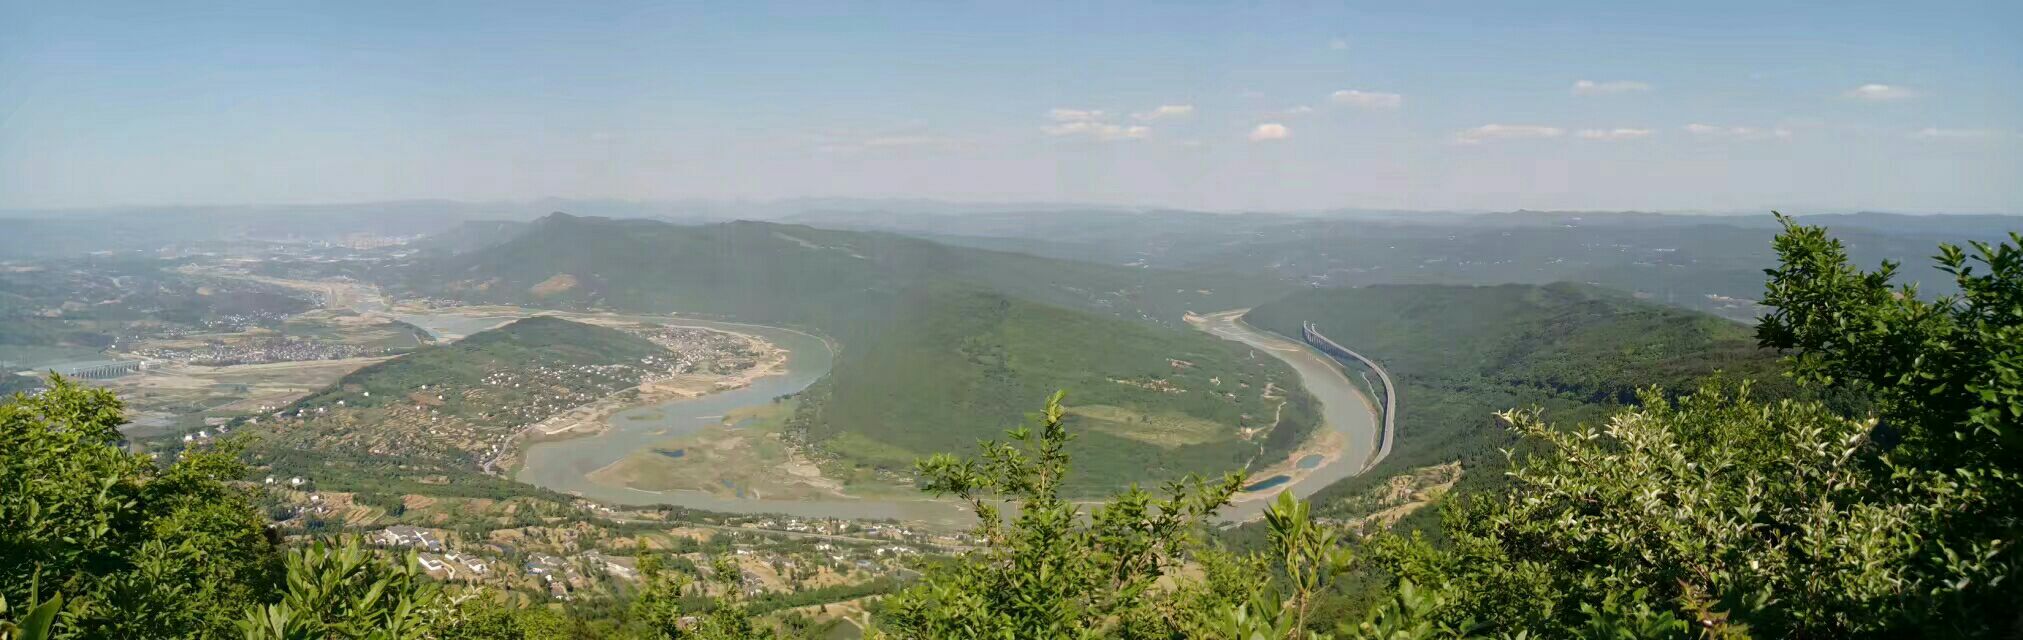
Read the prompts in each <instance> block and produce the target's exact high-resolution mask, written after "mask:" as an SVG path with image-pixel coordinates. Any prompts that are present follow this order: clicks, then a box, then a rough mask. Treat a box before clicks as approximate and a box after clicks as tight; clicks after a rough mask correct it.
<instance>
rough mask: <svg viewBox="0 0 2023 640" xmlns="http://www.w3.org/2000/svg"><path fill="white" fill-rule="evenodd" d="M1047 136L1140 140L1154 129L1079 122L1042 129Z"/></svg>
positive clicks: (1109, 140)
mask: <svg viewBox="0 0 2023 640" xmlns="http://www.w3.org/2000/svg"><path fill="white" fill-rule="evenodd" d="M1040 131H1042V132H1045V133H1046V134H1047V135H1050V136H1054V137H1057V138H1060V137H1082V138H1088V139H1090V140H1098V141H1102V142H1114V141H1119V140H1139V139H1142V138H1144V137H1145V136H1149V135H1152V128H1151V127H1146V126H1143V125H1131V126H1124V125H1120V124H1112V123H1108V122H1092V121H1088V120H1078V121H1073V122H1062V123H1059V124H1050V125H1047V126H1044V127H1040Z"/></svg>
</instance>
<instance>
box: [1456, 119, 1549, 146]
mask: <svg viewBox="0 0 2023 640" xmlns="http://www.w3.org/2000/svg"><path fill="white" fill-rule="evenodd" d="M1565 133H1566V130H1565V129H1561V128H1559V127H1548V126H1543V125H1535V124H1494V123H1492V124H1485V125H1482V126H1480V127H1476V128H1473V129H1463V130H1461V131H1457V132H1455V133H1454V143H1455V144H1481V143H1484V142H1489V141H1492V140H1517V139H1524V138H1557V137H1559V136H1561V135H1564V134H1565Z"/></svg>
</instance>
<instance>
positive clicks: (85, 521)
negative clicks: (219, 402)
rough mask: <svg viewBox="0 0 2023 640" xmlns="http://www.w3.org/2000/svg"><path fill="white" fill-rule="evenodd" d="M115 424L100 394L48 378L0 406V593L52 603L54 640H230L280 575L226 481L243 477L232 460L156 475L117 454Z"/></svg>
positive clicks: (203, 457) (114, 408) (221, 451)
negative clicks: (55, 605) (242, 612)
mask: <svg viewBox="0 0 2023 640" xmlns="http://www.w3.org/2000/svg"><path fill="white" fill-rule="evenodd" d="M125 421H126V420H125V418H124V408H123V407H122V406H121V404H120V402H119V399H118V398H116V397H114V396H113V395H112V393H110V392H108V391H105V390H102V389H91V388H86V387H81V386H78V385H76V384H73V383H71V382H70V381H68V380H64V379H63V378H61V377H57V376H51V377H50V379H49V384H48V389H46V390H45V391H43V392H41V393H39V394H36V395H32V396H28V395H17V396H15V398H14V399H13V400H12V401H11V402H7V403H4V404H0V597H4V598H5V599H6V600H7V601H8V602H14V603H28V602H38V601H41V600H51V599H53V598H52V597H53V595H54V594H62V597H63V605H62V608H63V610H62V614H61V615H60V616H58V617H57V619H56V620H55V621H54V622H55V624H54V628H53V630H52V631H51V633H53V634H54V636H55V637H118V636H126V637H216V636H222V635H227V634H230V633H232V632H233V627H232V620H234V619H236V618H237V617H238V615H237V611H238V609H239V608H240V607H241V606H243V604H244V603H246V602H251V601H253V599H254V596H255V594H258V593H262V592H264V591H266V590H267V588H268V586H269V585H272V584H274V582H275V581H276V580H277V578H278V576H279V570H278V569H279V564H278V562H277V560H278V554H277V552H276V550H275V547H274V545H273V544H272V543H271V542H270V541H269V539H268V538H267V535H266V530H265V523H264V521H263V520H262V518H261V516H260V514H259V513H258V511H256V510H255V509H254V508H253V506H252V504H251V503H250V502H249V501H248V500H247V497H246V495H245V494H244V492H243V491H241V490H239V489H236V488H234V487H232V486H230V485H228V484H227V482H228V481H230V480H234V479H237V478H240V477H242V476H243V475H244V473H245V468H244V466H243V465H241V464H240V463H239V462H238V459H237V456H236V454H237V451H236V449H233V448H231V447H229V446H224V447H218V448H214V449H208V450H195V451H189V452H185V453H184V454H183V455H182V456H181V457H180V458H179V459H177V460H176V462H175V463H174V464H172V465H169V466H168V467H166V468H162V467H158V466H157V465H156V464H155V462H154V460H153V459H151V458H150V457H148V456H144V455H137V454H132V453H128V452H127V451H125V450H124V449H121V448H120V447H119V446H118V443H119V442H120V440H121V436H120V434H119V430H118V427H119V425H121V424H123V423H124V422H125ZM31 587H33V588H31ZM35 588H39V589H40V590H42V591H43V592H42V593H39V594H38V593H32V591H33V590H34V589H35Z"/></svg>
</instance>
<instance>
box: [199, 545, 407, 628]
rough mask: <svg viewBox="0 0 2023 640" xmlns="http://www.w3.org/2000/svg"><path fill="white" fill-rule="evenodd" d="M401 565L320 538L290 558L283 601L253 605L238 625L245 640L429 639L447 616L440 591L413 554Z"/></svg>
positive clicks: (362, 549) (361, 550)
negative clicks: (329, 639) (436, 625)
mask: <svg viewBox="0 0 2023 640" xmlns="http://www.w3.org/2000/svg"><path fill="white" fill-rule="evenodd" d="M403 560H404V561H403V562H401V563H398V564H395V563H390V562H386V561H384V560H382V559H380V558H378V557H376V556H374V555H373V554H372V552H370V551H367V550H366V549H364V548H362V547H360V546H359V543H358V539H357V538H350V539H347V540H345V541H344V542H343V543H342V544H341V546H336V547H333V546H330V545H329V544H328V543H325V542H322V541H318V542H315V543H312V544H311V545H309V546H308V547H307V548H301V549H295V550H293V551H290V552H289V553H288V579H287V581H286V588H285V590H284V591H283V592H282V593H281V600H280V602H276V603H274V604H269V605H265V606H259V607H254V608H252V609H251V610H249V611H247V612H246V615H245V618H244V619H243V620H240V621H239V628H240V630H241V631H243V632H244V636H243V637H245V638H246V640H318V639H327V638H353V639H370V640H396V639H407V638H424V637H428V636H429V635H430V634H429V631H430V629H431V628H432V626H433V625H434V624H435V623H436V620H437V619H439V618H441V617H442V616H443V615H444V607H445V603H444V601H443V596H442V593H441V590H440V588H439V587H437V586H436V585H435V584H434V583H432V582H429V581H428V579H427V576H426V574H424V573H422V571H421V567H420V566H419V565H418V564H417V563H416V561H415V555H414V552H412V551H409V552H408V554H407V555H406V557H405V558H404V559H403Z"/></svg>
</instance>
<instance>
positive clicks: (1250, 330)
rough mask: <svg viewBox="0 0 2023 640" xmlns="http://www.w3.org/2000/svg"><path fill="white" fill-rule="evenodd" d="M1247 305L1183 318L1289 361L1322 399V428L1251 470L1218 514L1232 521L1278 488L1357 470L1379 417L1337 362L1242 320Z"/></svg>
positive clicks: (1307, 487) (1372, 444)
mask: <svg viewBox="0 0 2023 640" xmlns="http://www.w3.org/2000/svg"><path fill="white" fill-rule="evenodd" d="M1246 311H1248V309H1232V310H1229V311H1222V312H1217V313H1211V314H1206V315H1194V314H1190V315H1188V316H1187V317H1186V320H1187V323H1188V324H1189V325H1191V326H1193V327H1194V328H1196V329H1198V330H1201V331H1205V332H1208V333H1210V334H1213V335H1215V336H1217V337H1220V338H1223V339H1226V340H1233V341H1236V342H1240V343H1243V344H1245V345H1248V346H1250V347H1251V348H1253V349H1256V350H1257V351H1258V352H1259V353H1263V354H1265V355H1268V356H1271V357H1273V358H1277V359H1279V360H1280V361H1283V362H1285V363H1286V364H1287V365H1289V366H1291V367H1292V368H1293V371H1294V372H1296V373H1298V374H1299V376H1300V383H1301V384H1303V385H1305V386H1306V389H1307V393H1309V394H1311V395H1312V396H1313V397H1314V399H1315V400H1316V401H1318V402H1320V403H1321V421H1322V429H1320V430H1319V431H1317V432H1315V433H1314V434H1313V435H1312V436H1309V437H1308V438H1307V441H1306V442H1303V443H1301V444H1300V446H1298V447H1296V448H1295V449H1294V450H1293V452H1292V453H1291V454H1290V455H1288V456H1286V457H1285V459H1283V460H1279V461H1274V462H1273V463H1272V464H1270V465H1266V466H1264V467H1261V468H1254V469H1252V470H1251V473H1250V476H1251V477H1250V480H1251V483H1252V484H1251V485H1250V487H1248V488H1247V490H1245V491H1243V492H1240V493H1238V494H1237V495H1236V496H1235V497H1234V498H1233V499H1232V503H1233V504H1232V505H1231V506H1230V507H1229V508H1226V509H1224V510H1223V512H1222V514H1221V515H1220V517H1221V519H1222V520H1224V521H1233V522H1241V521H1247V520H1252V519H1255V518H1258V517H1260V516H1261V515H1262V514H1263V512H1264V508H1265V506H1266V505H1267V504H1269V503H1270V500H1269V499H1270V498H1274V497H1277V495H1278V494H1279V493H1281V492H1285V491H1291V492H1293V495H1295V496H1297V497H1301V498H1305V497H1308V496H1311V495H1313V494H1314V493H1316V492H1319V491H1320V490H1321V489H1322V488H1323V487H1326V486H1328V485H1330V484H1334V483H1335V482H1337V481H1339V480H1341V479H1343V478H1347V477H1350V476H1354V475H1356V474H1358V473H1361V472H1362V471H1363V469H1365V468H1367V466H1368V463H1369V461H1370V459H1371V456H1372V455H1373V454H1374V453H1375V452H1376V450H1377V445H1378V438H1379V422H1380V419H1379V417H1378V416H1377V411H1376V404H1375V402H1374V401H1372V400H1371V399H1370V398H1369V397H1368V395H1367V394H1365V393H1364V392H1363V391H1362V390H1361V388H1360V387H1359V386H1358V385H1357V384H1356V383H1355V382H1354V381H1352V380H1350V379H1349V377H1348V375H1347V373H1346V372H1345V371H1343V369H1342V368H1341V366H1340V365H1339V364H1338V363H1336V362H1334V361H1333V359H1331V358H1328V357H1327V356H1325V355H1323V354H1321V353H1319V352H1317V351H1314V350H1313V349H1311V348H1309V347H1307V346H1306V345H1304V344H1300V343H1298V342H1295V341H1293V340H1291V339H1288V338H1286V337H1284V336H1280V335H1278V334H1274V333H1270V332H1266V331H1263V330H1260V329H1257V328H1255V327H1252V326H1250V325H1248V324H1245V323H1244V322H1243V314H1244V313H1245V312H1246ZM1314 456H1319V457H1318V458H1315V457H1314Z"/></svg>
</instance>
